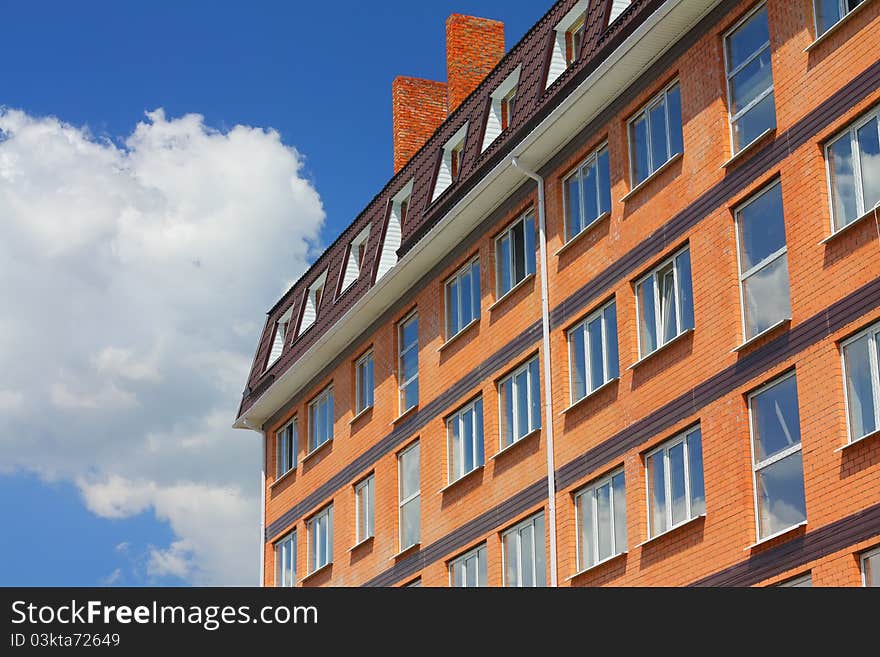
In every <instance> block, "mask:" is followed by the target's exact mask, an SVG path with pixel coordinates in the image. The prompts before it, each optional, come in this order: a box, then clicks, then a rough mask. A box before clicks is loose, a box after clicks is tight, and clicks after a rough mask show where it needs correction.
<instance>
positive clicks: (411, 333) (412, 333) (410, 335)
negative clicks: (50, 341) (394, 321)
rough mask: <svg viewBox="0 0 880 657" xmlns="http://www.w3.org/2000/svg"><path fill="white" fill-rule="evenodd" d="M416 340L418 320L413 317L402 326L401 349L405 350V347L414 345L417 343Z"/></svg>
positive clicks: (417, 337) (417, 336)
mask: <svg viewBox="0 0 880 657" xmlns="http://www.w3.org/2000/svg"><path fill="white" fill-rule="evenodd" d="M418 339H419V320H418V318H417V317H414V318H413V319H411V320H409V321H407V323H406V324H404V325H403V340H402V342H403V349H406V348H407V347H409V346H412V345H414V344H416V343H417V342H418Z"/></svg>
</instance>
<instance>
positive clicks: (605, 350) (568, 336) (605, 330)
mask: <svg viewBox="0 0 880 657" xmlns="http://www.w3.org/2000/svg"><path fill="white" fill-rule="evenodd" d="M611 306H614V315H615V317H616V316H617V305H616V299H611V301H609V302H608V303H604V304H602V305H601V306H600V307H599V308H597V309H596V310H594V311H593V312H591V313H590V314H589V315H587V316H586V317H585V318H584V319H582V320H581V321H579V322H578V323H577V324H575V325H574V326H572V327H571V328H570V329H568V330H567V331H566V332H565V341H566V343H567V345H568V392H569V403H570V404H572V405H574V404H576V403H577V402H579V401H581V400H582V399H586V398H587V397H589V396H590V395H592V394H593V393H594V392H596V391H597V390H599V389H600V388H603V387H604V386H605V385H607V384H608V383H611V382H612V381H614V380H616V379H618V378H619V377H620V356H619V354H618V361H617V369H618V372H617V373H616V374H615V375H614V376H610V375H611V372H610V371H609V368H608V356H609V354H610V353H611V346H610V345H609V340H608V335H609V332H611V334H612V335H614V350H615V351H617V350H618V342H617V326H616V325H615V326H611V327H609V326H608V323H607V321H606V318H605V311H606V310H608V308H610V307H611ZM597 318H598V319H601V320H602V383H601V384H600V385H598V386H597V387H595V388H593V387H592V384H591V381H590V378H591V377H590V372H591V368H590V365H591V364H592V362H591V360H590V359H591V353H590V352H591V350H590V333H589V330H588V326H589V325H590V324H591V323H592V322H593V321H595V320H596V319H597ZM576 331H583V333H584V391H585V392H584V395H583V396H582V397H575V396H574V395H575V391H574V372H575V363H574V342H573V336H574V334H575V332H576Z"/></svg>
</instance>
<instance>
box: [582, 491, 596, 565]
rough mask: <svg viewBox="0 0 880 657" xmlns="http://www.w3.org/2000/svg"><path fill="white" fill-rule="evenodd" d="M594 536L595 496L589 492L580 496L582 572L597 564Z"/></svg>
mask: <svg viewBox="0 0 880 657" xmlns="http://www.w3.org/2000/svg"><path fill="white" fill-rule="evenodd" d="M594 536H595V534H594V528H593V494H592V491H588V492H586V493H583V494H581V495H579V496H578V551H579V554H578V559H579V563H578V566H579V568H580V569H581V570H583V569H584V568H588V567H590V566H592V565H593V564H594V563H596V554H595V550H594V549H593V537H594Z"/></svg>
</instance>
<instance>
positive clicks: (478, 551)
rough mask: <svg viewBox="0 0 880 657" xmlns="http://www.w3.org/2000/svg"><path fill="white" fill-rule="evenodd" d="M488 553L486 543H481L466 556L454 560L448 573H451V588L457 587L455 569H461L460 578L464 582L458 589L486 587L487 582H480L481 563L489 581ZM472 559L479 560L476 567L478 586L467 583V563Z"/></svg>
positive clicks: (466, 553)
mask: <svg viewBox="0 0 880 657" xmlns="http://www.w3.org/2000/svg"><path fill="white" fill-rule="evenodd" d="M486 552H487V548H486V543H485V542H483V543H480V544H479V545H478V546H476V547H475V548H472V549H470V550H468V551H467V552H465V553H464V554H461V555H459V556H457V557H456V558H455V559H452V560H451V561H450V562H449V567H448V568H447V572H448V573H449V586H455V574H454V572H453V571H454V570H455V569H460V575H459V577H460V580H461V581H462V582H464V583H463V584H460V585H459V587H458V588H476V587H484V586H486V582H482V583H481V582H480V564H481V563H482V565H483V571H484V572H486V575H487V580H488V568H487V563H486ZM470 559H476V560H477V567H476V572H477V582H476V584H471V583H470V582H468V581H467V562H468V560H470Z"/></svg>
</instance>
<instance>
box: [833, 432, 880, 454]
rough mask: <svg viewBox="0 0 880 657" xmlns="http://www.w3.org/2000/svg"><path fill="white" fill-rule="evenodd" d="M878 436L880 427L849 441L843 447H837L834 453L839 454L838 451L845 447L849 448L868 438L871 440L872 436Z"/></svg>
mask: <svg viewBox="0 0 880 657" xmlns="http://www.w3.org/2000/svg"><path fill="white" fill-rule="evenodd" d="M877 436H880V429H877V430H876V431H872V432H871V433H866V434H865V435H864V436H862V437H861V438H856V439H855V440H851V441H849V442H848V443H847V444H846V445H844V446H843V447H838V448H837V449H835V450H834V453H835V454H837V452H842V451H844V450H845V449H848V448H850V447H855V446H856V445H861V444H862V443H863V442H865V441H866V440H870V439H871V438H876V437H877Z"/></svg>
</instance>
